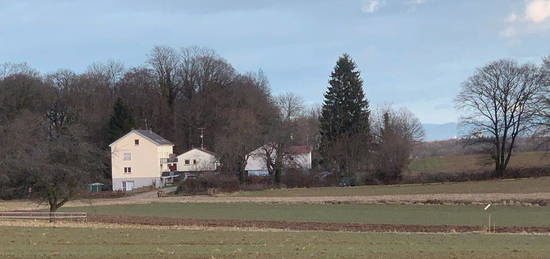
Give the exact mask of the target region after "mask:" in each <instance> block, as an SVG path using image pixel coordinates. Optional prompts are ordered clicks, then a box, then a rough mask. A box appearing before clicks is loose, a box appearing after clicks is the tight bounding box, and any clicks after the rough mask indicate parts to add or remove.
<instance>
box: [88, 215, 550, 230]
mask: <svg viewBox="0 0 550 259" xmlns="http://www.w3.org/2000/svg"><path fill="white" fill-rule="evenodd" d="M88 221H89V222H100V223H113V224H138V225H151V226H204V227H238V228H269V229H287V230H322V231H351V232H424V233H436V232H437V233H442V232H443V233H453V232H475V231H484V230H485V227H484V226H458V225H401V224H398V225H394V224H357V223H326V222H288V221H267V220H231V219H183V218H168V217H149V216H103V215H89V216H88ZM494 232H497V233H550V227H515V226H508V227H507V226H501V227H496V228H495V230H494Z"/></svg>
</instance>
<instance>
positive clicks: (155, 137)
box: [109, 130, 174, 146]
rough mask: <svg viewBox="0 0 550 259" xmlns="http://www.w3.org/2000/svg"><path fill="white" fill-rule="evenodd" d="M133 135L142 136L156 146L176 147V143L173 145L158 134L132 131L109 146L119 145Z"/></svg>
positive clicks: (149, 131) (147, 131)
mask: <svg viewBox="0 0 550 259" xmlns="http://www.w3.org/2000/svg"><path fill="white" fill-rule="evenodd" d="M131 133H136V134H138V135H140V136H142V137H143V138H145V139H147V140H149V141H151V142H153V143H154V144H156V145H174V143H172V142H170V141H169V140H167V139H165V138H163V137H161V136H160V135H158V134H157V133H154V132H153V131H151V130H131V131H130V132H128V133H126V135H124V136H122V137H121V138H119V139H117V140H116V141H115V142H113V143H111V145H109V146H112V145H113V144H115V143H117V142H118V141H119V140H121V139H123V138H125V137H126V136H128V135H129V134H131Z"/></svg>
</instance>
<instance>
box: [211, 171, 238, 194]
mask: <svg viewBox="0 0 550 259" xmlns="http://www.w3.org/2000/svg"><path fill="white" fill-rule="evenodd" d="M203 179H204V180H205V182H206V187H207V188H216V189H217V190H218V191H221V192H236V191H238V190H239V189H240V188H239V179H238V178H237V176H234V175H224V174H218V175H208V176H204V177H203Z"/></svg>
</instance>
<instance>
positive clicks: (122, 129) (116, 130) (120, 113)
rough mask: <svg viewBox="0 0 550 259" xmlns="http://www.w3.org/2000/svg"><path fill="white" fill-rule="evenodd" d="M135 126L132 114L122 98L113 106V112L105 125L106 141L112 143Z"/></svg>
mask: <svg viewBox="0 0 550 259" xmlns="http://www.w3.org/2000/svg"><path fill="white" fill-rule="evenodd" d="M134 127H135V121H134V116H133V115H132V112H131V111H130V108H129V107H128V106H127V105H126V104H125V103H124V101H123V100H122V98H118V99H117V100H116V102H115V105H114V106H113V114H112V115H111V119H110V120H109V125H108V126H107V136H108V138H109V139H108V143H112V142H113V141H115V140H117V139H118V138H120V137H122V136H123V135H124V134H126V133H128V131H130V130H132V129H133V128H134Z"/></svg>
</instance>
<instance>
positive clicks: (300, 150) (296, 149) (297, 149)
mask: <svg viewBox="0 0 550 259" xmlns="http://www.w3.org/2000/svg"><path fill="white" fill-rule="evenodd" d="M286 151H287V152H288V153H291V154H304V153H309V152H311V149H310V148H309V147H308V146H290V147H288V148H287V149H286Z"/></svg>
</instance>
